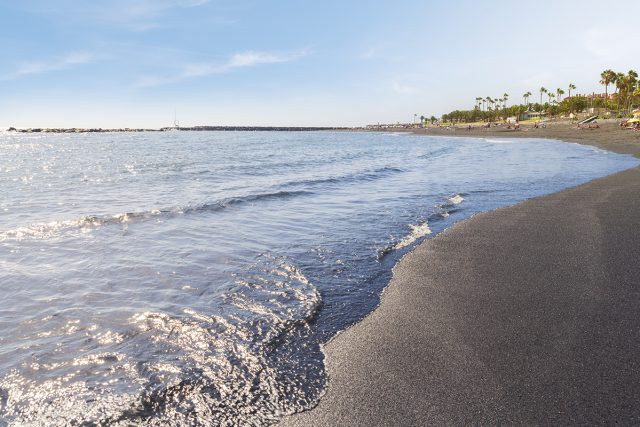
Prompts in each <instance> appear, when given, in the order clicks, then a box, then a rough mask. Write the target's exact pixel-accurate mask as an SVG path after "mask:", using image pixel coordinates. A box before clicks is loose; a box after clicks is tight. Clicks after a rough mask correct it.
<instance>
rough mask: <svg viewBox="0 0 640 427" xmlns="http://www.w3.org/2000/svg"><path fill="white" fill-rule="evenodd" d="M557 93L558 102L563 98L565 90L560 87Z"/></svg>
mask: <svg viewBox="0 0 640 427" xmlns="http://www.w3.org/2000/svg"><path fill="white" fill-rule="evenodd" d="M556 94H557V95H558V102H560V101H561V100H562V95H564V91H563V90H562V89H560V88H558V89H556Z"/></svg>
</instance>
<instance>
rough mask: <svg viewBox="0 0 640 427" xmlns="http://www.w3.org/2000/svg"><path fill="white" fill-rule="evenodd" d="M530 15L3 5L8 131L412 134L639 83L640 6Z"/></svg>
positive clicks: (0, 27) (570, 4)
mask: <svg viewBox="0 0 640 427" xmlns="http://www.w3.org/2000/svg"><path fill="white" fill-rule="evenodd" d="M529 4H531V6H528V5H526V3H525V2H514V1H482V2H481V1H464V0H460V1H447V2H444V1H439V2H435V1H425V0H423V1H412V0H398V1H393V2H392V1H377V0H369V1H360V0H353V1H348V0H343V1H336V0H325V1H322V2H317V1H316V2H310V1H302V0H300V1H293V0H289V1H284V0H283V1H277V0H274V1H266V0H265V1H249V0H236V1H229V0H226V1H222V0H83V1H80V0H22V1H11V0H0V48H1V49H0V52H1V55H2V60H1V61H0V127H6V126H10V125H11V126H17V127H30V126H47V127H51V126H61V127H71V126H87V127H88V126H95V127H124V126H136V127H137V126H143V127H160V126H167V125H172V123H173V115H174V110H175V111H177V114H178V119H179V120H180V122H181V124H182V125H185V126H187V125H198V124H210V125H282V126H285V125H300V126H328V125H345V126H353V125H363V124H367V123H377V122H396V121H402V122H407V121H411V120H412V118H413V115H414V114H418V115H426V116H430V115H435V116H438V115H440V114H442V113H446V112H448V111H450V110H452V109H456V108H460V109H463V108H470V106H473V103H474V99H475V97H477V96H483V97H486V96H491V97H494V98H496V97H500V96H502V94H503V93H505V92H506V93H508V94H510V98H511V99H512V100H514V101H515V100H517V101H521V99H522V94H523V93H524V92H526V91H531V92H533V93H534V94H536V93H537V90H538V89H539V88H540V86H545V87H546V88H548V89H555V88H557V87H561V88H564V89H565V90H566V86H567V85H568V84H569V83H570V82H571V83H574V84H575V85H576V86H577V87H578V89H577V92H583V93H584V92H589V93H590V92H593V91H603V89H602V87H601V86H600V85H599V84H598V80H599V74H600V72H601V71H602V70H604V69H606V68H612V69H614V70H616V71H625V72H626V71H628V70H629V69H635V70H639V71H640V60H639V59H638V54H637V45H638V38H639V36H640V30H639V29H638V28H640V27H639V26H638V23H637V19H638V16H640V2H639V1H637V0H619V1H617V2H615V3H611V5H610V6H609V5H608V4H606V3H603V2H601V1H598V2H596V1H584V0H583V1H574V0H563V1H562V2H560V1H558V0H556V1H547V0H540V1H536V2H530V3H529ZM633 46H636V47H633ZM534 98H535V96H534Z"/></svg>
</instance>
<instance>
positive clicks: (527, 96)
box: [522, 92, 531, 107]
mask: <svg viewBox="0 0 640 427" xmlns="http://www.w3.org/2000/svg"><path fill="white" fill-rule="evenodd" d="M530 96H531V92H527V93H525V94H524V95H522V97H523V98H524V102H525V104H527V107H529V97H530Z"/></svg>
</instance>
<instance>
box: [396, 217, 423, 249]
mask: <svg viewBox="0 0 640 427" xmlns="http://www.w3.org/2000/svg"><path fill="white" fill-rule="evenodd" d="M409 228H411V233H409V234H408V235H407V236H405V237H404V239H402V240H400V241H399V242H398V243H396V244H395V245H394V246H393V250H398V249H402V248H406V247H407V246H409V245H410V244H412V243H413V242H415V241H416V240H418V239H419V238H421V237H424V236H426V235H429V234H431V229H430V228H429V224H428V223H426V222H424V223H422V224H416V225H410V226H409Z"/></svg>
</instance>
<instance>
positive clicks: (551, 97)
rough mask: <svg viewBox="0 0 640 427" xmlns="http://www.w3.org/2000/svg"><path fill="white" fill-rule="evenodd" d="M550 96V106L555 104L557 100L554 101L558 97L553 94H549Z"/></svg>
mask: <svg viewBox="0 0 640 427" xmlns="http://www.w3.org/2000/svg"><path fill="white" fill-rule="evenodd" d="M548 95H549V104H553V103H554V102H555V100H554V101H552V100H553V99H555V97H556V95H555V94H553V93H552V92H549V94H548Z"/></svg>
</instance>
